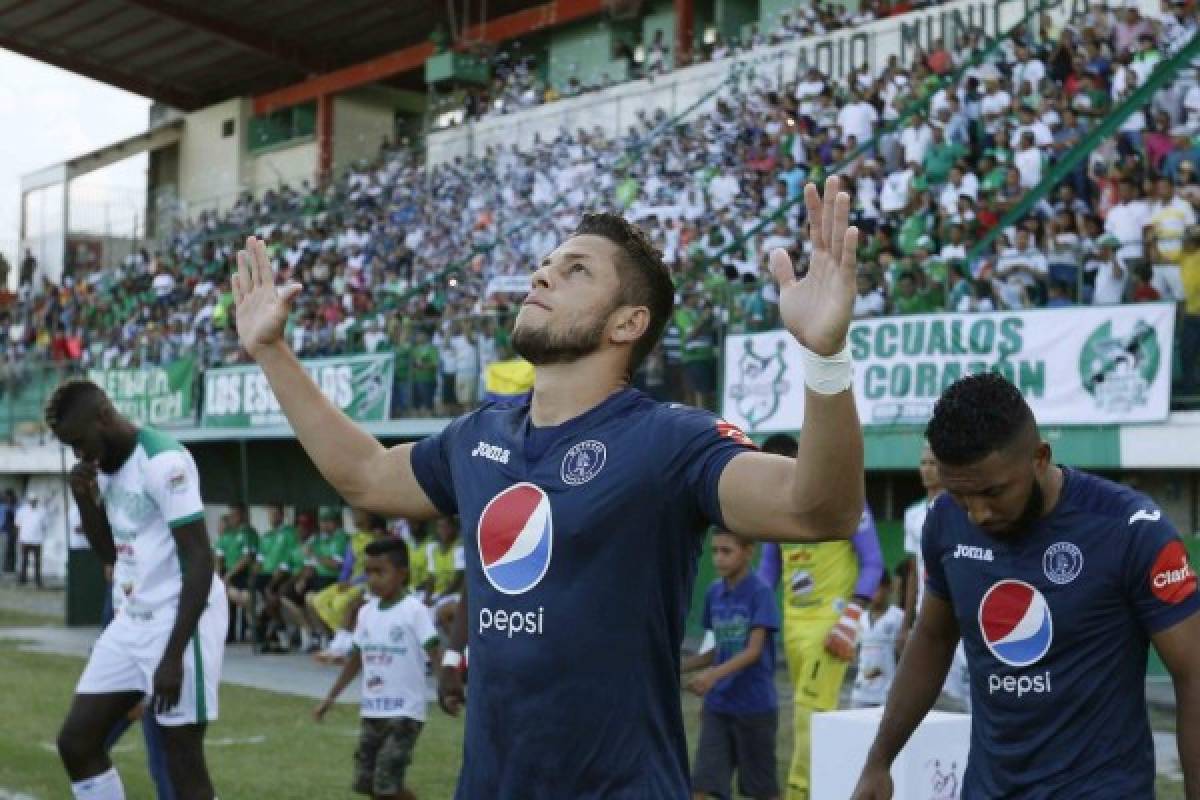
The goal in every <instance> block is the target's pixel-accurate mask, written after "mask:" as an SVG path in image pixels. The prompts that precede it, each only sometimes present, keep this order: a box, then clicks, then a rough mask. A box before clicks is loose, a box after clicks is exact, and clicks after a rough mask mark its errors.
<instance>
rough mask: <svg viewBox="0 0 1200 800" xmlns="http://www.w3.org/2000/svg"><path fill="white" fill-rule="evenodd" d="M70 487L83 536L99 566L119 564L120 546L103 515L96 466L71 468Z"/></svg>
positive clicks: (80, 463) (82, 464) (86, 463)
mask: <svg viewBox="0 0 1200 800" xmlns="http://www.w3.org/2000/svg"><path fill="white" fill-rule="evenodd" d="M69 484H70V486H71V496H72V497H74V498H75V505H76V506H77V507H78V508H79V520H80V524H81V525H82V526H83V535H84V536H85V537H86V538H87V540H88V544H89V545H91V547H92V552H93V553H95V554H96V557H97V558H99V559H100V563H101V564H103V565H104V566H106V567H111V566H112V565H113V564H115V563H116V562H117V547H116V545H115V544H113V535H112V528H111V527H109V524H108V515H107V514H105V513H104V507H103V505H102V504H101V500H100V486H99V483H98V481H97V473H96V465H95V464H92V463H91V462H88V461H80V462H79V463H78V464H76V465H75V466H74V467H72V468H71V476H70V479H69Z"/></svg>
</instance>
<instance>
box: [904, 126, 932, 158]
mask: <svg viewBox="0 0 1200 800" xmlns="http://www.w3.org/2000/svg"><path fill="white" fill-rule="evenodd" d="M931 144H933V129H932V128H931V127H929V123H927V122H926V121H925V117H924V116H922V115H921V114H919V113H918V114H913V115H912V117H911V118H910V119H909V121H908V125H907V126H905V128H904V130H903V131H901V132H900V146H901V147H902V148H903V150H904V163H905V164H920V163H922V162H924V161H925V152H926V151H927V150H928V149H929V146H930V145H931Z"/></svg>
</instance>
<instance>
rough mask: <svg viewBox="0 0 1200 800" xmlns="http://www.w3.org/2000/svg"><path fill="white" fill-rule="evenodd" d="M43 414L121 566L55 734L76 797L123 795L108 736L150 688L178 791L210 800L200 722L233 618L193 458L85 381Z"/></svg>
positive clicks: (94, 542) (77, 490) (115, 798)
mask: <svg viewBox="0 0 1200 800" xmlns="http://www.w3.org/2000/svg"><path fill="white" fill-rule="evenodd" d="M46 422H47V424H48V425H49V426H50V429H51V430H52V431H53V432H54V434H55V436H57V437H58V439H59V440H60V441H61V442H62V443H63V444H65V445H66V446H68V447H70V448H71V449H72V450H74V451H75V455H76V456H77V457H78V458H79V463H78V464H77V465H76V466H75V467H74V468H73V469H72V470H71V478H70V482H71V492H72V494H73V495H74V497H75V502H76V504H77V505H78V506H79V512H80V516H81V519H82V522H83V529H84V533H85V535H86V536H87V538H88V541H89V543H90V544H91V546H92V549H93V551H95V552H96V554H97V555H98V556H99V557H100V560H101V562H102V563H104V564H106V565H111V566H112V567H113V610H114V618H113V621H112V623H111V624H110V625H109V626H108V627H107V628H106V629H105V630H104V633H102V634H101V635H100V638H99V639H98V640H97V642H96V645H95V647H94V649H93V650H92V655H91V658H89V659H88V663H87V666H86V667H85V668H84V671H83V675H82V677H80V679H79V685H78V686H77V687H76V689H75V698H74V701H73V703H72V705H71V710H70V711H69V712H68V713H67V718H66V720H65V721H64V722H63V727H62V730H61V731H60V732H59V736H58V750H59V754H60V755H61V756H62V760H63V764H64V765H65V766H66V769H67V773H68V775H70V778H71V781H72V784H71V789H72V791H73V793H74V795H75V797H76V798H78V800H123V798H124V797H125V794H124V789H123V788H122V786H121V779H120V777H119V776H118V774H117V772H116V769H115V768H114V767H113V766H112V762H111V761H109V758H108V755H107V753H106V752H105V750H104V746H103V743H104V740H105V737H106V736H107V734H108V732H109V731H110V730H112V727H113V725H114V724H115V723H116V722H117V720H119V719H121V718H122V717H124V716H125V715H127V714H128V713H129V712H130V710H132V709H133V708H134V707H135V706H137V705H138V704H139V703H141V702H142V701H143V700H144V699H146V698H147V696H149V697H150V703H149V706H148V708H147V711H146V713H153V714H155V716H156V719H157V721H158V723H159V725H160V726H161V727H162V732H163V739H164V745H165V750H166V754H167V768H168V771H169V772H170V776H171V784H172V787H173V788H174V790H175V796H176V797H177V798H178V800H212V798H213V796H214V795H213V787H212V782H211V781H210V779H209V776H208V768H207V765H206V764H205V761H204V731H205V728H206V726H207V724H208V722H209V721H210V720H213V719H216V717H217V684H218V680H219V674H220V669H221V658H222V655H223V651H224V642H225V631H226V628H227V627H228V624H229V619H228V609H227V607H226V604H225V588H224V586H223V585H222V583H221V581H220V579H219V578H217V577H216V575H215V574H214V572H213V557H212V548H211V547H210V545H209V539H208V532H207V531H206V529H205V526H204V506H203V504H202V502H201V499H200V481H199V476H198V474H197V472H196V464H195V462H194V461H193V460H192V456H191V454H190V453H188V451H187V450H185V449H184V448H183V446H182V445H180V444H179V443H178V442H176V441H175V440H174V439H172V438H171V437H169V436H167V435H165V434H163V433H160V432H158V431H155V430H152V429H150V428H140V429H139V428H138V427H136V426H135V425H133V423H131V422H130V421H129V420H127V419H125V418H124V417H122V416H121V415H120V413H118V412H117V410H116V409H115V408H114V407H113V405H112V403H111V402H110V401H109V399H108V397H107V395H105V394H104V392H103V390H101V389H100V388H99V387H98V386H96V385H95V384H93V383H90V382H88V381H72V382H70V383H67V384H65V385H63V386H62V387H60V388H59V389H58V390H57V391H56V392H55V393H54V396H53V397H52V398H51V399H50V403H49V404H48V405H47V408H46Z"/></svg>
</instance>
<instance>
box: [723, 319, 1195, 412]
mask: <svg viewBox="0 0 1200 800" xmlns="http://www.w3.org/2000/svg"><path fill="white" fill-rule="evenodd" d="M1174 327H1175V307H1174V306H1173V305H1172V304H1170V303H1146V304H1138V305H1128V306H1104V307H1094V308H1072V309H1069V310H1039V311H1021V312H997V313H989V314H929V315H913V316H904V317H880V318H876V319H868V320H858V321H856V322H855V323H854V324H853V325H852V326H851V328H850V336H849V342H850V353H851V356H852V358H853V359H854V395H855V402H856V403H857V405H858V414H859V419H860V420H861V421H862V423H863V424H864V425H919V424H924V423H925V422H926V421H927V420H928V419H929V415H930V414H931V413H932V411H933V404H934V402H935V401H936V400H937V398H938V395H939V394H940V393H941V391H942V390H943V389H944V388H945V387H946V386H949V385H950V384H951V383H953V382H954V381H956V380H958V379H959V378H961V377H962V376H964V375H968V374H971V373H976V372H984V371H994V372H999V373H1001V374H1003V375H1004V376H1005V377H1007V378H1009V380H1011V381H1012V382H1013V383H1015V384H1016V385H1017V386H1018V388H1020V390H1021V392H1022V393H1023V394H1024V395H1025V397H1026V399H1027V400H1028V401H1029V404H1030V405H1031V406H1032V407H1033V411H1034V413H1035V414H1036V415H1037V418H1038V421H1039V422H1041V423H1043V424H1047V425H1097V424H1099V425H1103V424H1124V423H1132V422H1153V421H1160V420H1163V419H1165V418H1166V416H1167V413H1168V409H1169V401H1170V384H1171V375H1170V372H1171V369H1170V367H1171V343H1172V339H1173V335H1174ZM724 377H725V380H724V394H723V406H722V414H723V415H724V417H725V419H727V420H729V421H730V422H732V423H733V424H735V425H738V426H740V427H742V428H744V429H745V430H748V431H753V432H762V433H770V432H773V431H794V430H796V429H798V428H799V427H800V425H801V423H802V422H803V420H804V375H803V366H802V361H801V358H800V349H799V346H798V345H797V344H796V342H795V340H794V339H793V338H792V337H791V335H790V334H788V333H787V332H786V331H771V332H768V333H756V334H739V335H731V336H729V337H727V339H726V341H725V376H724Z"/></svg>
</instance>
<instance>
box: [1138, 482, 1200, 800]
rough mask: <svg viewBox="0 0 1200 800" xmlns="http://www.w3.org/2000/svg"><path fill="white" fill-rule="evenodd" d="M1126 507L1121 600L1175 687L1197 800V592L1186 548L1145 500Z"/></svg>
mask: <svg viewBox="0 0 1200 800" xmlns="http://www.w3.org/2000/svg"><path fill="white" fill-rule="evenodd" d="M1141 499H1142V500H1143V502H1144V505H1143V507H1141V508H1136V507H1135V506H1132V505H1131V506H1130V507H1129V508H1128V509H1126V510H1127V511H1128V512H1130V516H1129V522H1128V526H1129V550H1128V552H1127V553H1126V555H1125V558H1124V569H1125V571H1124V580H1125V591H1126V593H1127V597H1128V598H1129V600H1130V601H1131V603H1132V606H1133V611H1134V613H1135V615H1136V616H1137V619H1138V621H1139V622H1140V624H1141V626H1142V628H1143V629H1144V630H1145V631H1146V632H1147V633H1148V634H1149V635H1150V640H1151V641H1152V642H1153V643H1154V648H1155V649H1156V650H1157V651H1158V653H1159V655H1160V656H1161V657H1162V660H1163V663H1164V664H1165V665H1166V667H1167V670H1168V671H1169V672H1170V673H1171V679H1172V682H1173V683H1174V685H1175V706H1176V715H1177V722H1176V742H1177V746H1178V747H1179V763H1180V764H1181V765H1182V767H1183V776H1184V782H1185V785H1186V796H1187V797H1188V798H1189V800H1200V647H1197V646H1196V642H1197V641H1198V640H1200V591H1198V590H1197V580H1196V573H1195V571H1194V570H1193V568H1192V565H1191V564H1190V563H1189V559H1188V551H1187V547H1186V546H1185V545H1184V543H1183V540H1182V539H1181V538H1180V537H1179V532H1178V531H1176V530H1175V527H1174V525H1172V524H1171V522H1170V521H1169V520H1168V519H1167V517H1166V515H1165V514H1164V513H1163V511H1162V509H1160V508H1157V507H1156V506H1154V505H1153V503H1152V502H1151V501H1149V499H1148V498H1141Z"/></svg>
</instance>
